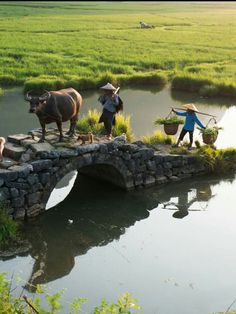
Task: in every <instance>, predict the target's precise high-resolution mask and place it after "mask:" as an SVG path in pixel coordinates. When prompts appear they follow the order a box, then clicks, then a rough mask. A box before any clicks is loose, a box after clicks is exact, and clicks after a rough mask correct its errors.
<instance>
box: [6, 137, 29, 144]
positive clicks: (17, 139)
mask: <svg viewBox="0 0 236 314" xmlns="http://www.w3.org/2000/svg"><path fill="white" fill-rule="evenodd" d="M31 138H32V136H31V135H29V134H14V135H8V137H7V141H8V142H9V143H13V144H19V145H20V143H21V141H23V140H26V139H31Z"/></svg>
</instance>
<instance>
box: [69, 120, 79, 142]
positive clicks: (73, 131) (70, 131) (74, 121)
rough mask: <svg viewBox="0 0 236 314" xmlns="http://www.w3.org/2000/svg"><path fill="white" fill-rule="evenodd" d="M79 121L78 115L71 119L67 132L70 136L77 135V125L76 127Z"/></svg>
mask: <svg viewBox="0 0 236 314" xmlns="http://www.w3.org/2000/svg"><path fill="white" fill-rule="evenodd" d="M77 121H78V117H77V116H76V117H75V118H73V119H71V120H70V129H69V131H68V132H67V134H68V135H69V136H71V137H72V136H74V135H75V127H76V123H77Z"/></svg>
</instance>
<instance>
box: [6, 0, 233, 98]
mask: <svg viewBox="0 0 236 314" xmlns="http://www.w3.org/2000/svg"><path fill="white" fill-rule="evenodd" d="M235 16H236V3H234V2H151V1H150V2H149V1H148V2H146V1H145V2H144V1H143V2H129V1H123V2H112V1H102V2H86V1H81V2H73V1H66V2H53V1H47V2H46V1H21V2H16V1H12V2H10V1H9V2H8V1H2V2H1V4H0V35H1V47H0V55H1V58H0V86H1V87H2V88H5V87H8V86H15V85H20V86H21V85H22V86H24V90H25V91H26V90H30V89H34V88H45V89H58V88H63V87H67V86H72V87H75V88H77V89H79V90H85V89H94V88H97V87H99V86H100V85H101V84H103V83H106V82H107V81H110V82H112V83H113V84H119V85H121V86H122V85H123V86H125V85H126V86H133V85H139V84H141V85H150V84H152V85H157V86H163V85H165V84H166V83H167V82H168V81H169V82H171V84H172V87H173V88H175V89H178V90H185V91H194V92H198V93H200V94H201V95H203V96H216V95H219V96H236V83H235V78H236V58H235V53H234V51H235V48H236V42H235V40H234V39H235V38H236V19H235ZM140 21H145V22H146V23H148V24H151V25H153V26H154V27H155V28H153V29H140V26H139V22H140Z"/></svg>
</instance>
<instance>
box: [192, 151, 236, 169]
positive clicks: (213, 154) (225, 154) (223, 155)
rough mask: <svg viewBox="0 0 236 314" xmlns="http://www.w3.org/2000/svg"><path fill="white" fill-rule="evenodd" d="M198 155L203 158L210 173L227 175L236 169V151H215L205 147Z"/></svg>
mask: <svg viewBox="0 0 236 314" xmlns="http://www.w3.org/2000/svg"><path fill="white" fill-rule="evenodd" d="M196 154H197V155H201V156H203V158H204V159H203V160H204V163H205V165H206V167H207V168H208V170H209V171H210V172H214V173H220V174H222V173H227V172H231V171H235V169H236V149H235V148H226V149H215V148H214V147H211V146H209V145H204V146H202V147H200V148H199V149H198V151H197V152H196Z"/></svg>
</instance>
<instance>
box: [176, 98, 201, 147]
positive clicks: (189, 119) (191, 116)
mask: <svg viewBox="0 0 236 314" xmlns="http://www.w3.org/2000/svg"><path fill="white" fill-rule="evenodd" d="M183 107H184V108H186V109H187V111H186V112H178V111H176V110H175V109H173V108H172V111H173V112H174V113H176V114H177V115H178V116H183V117H185V123H184V126H183V128H182V131H181V133H180V135H179V138H178V141H177V143H176V144H175V145H173V146H174V147H178V146H179V144H180V142H181V141H182V140H183V139H184V136H185V135H186V134H187V133H189V145H188V149H189V150H191V149H192V145H193V132H194V127H195V123H197V124H198V125H199V126H200V128H203V129H205V126H204V125H203V124H202V123H201V121H200V120H199V119H198V117H197V115H196V113H195V112H198V109H197V108H196V106H195V105H194V104H187V105H183Z"/></svg>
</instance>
